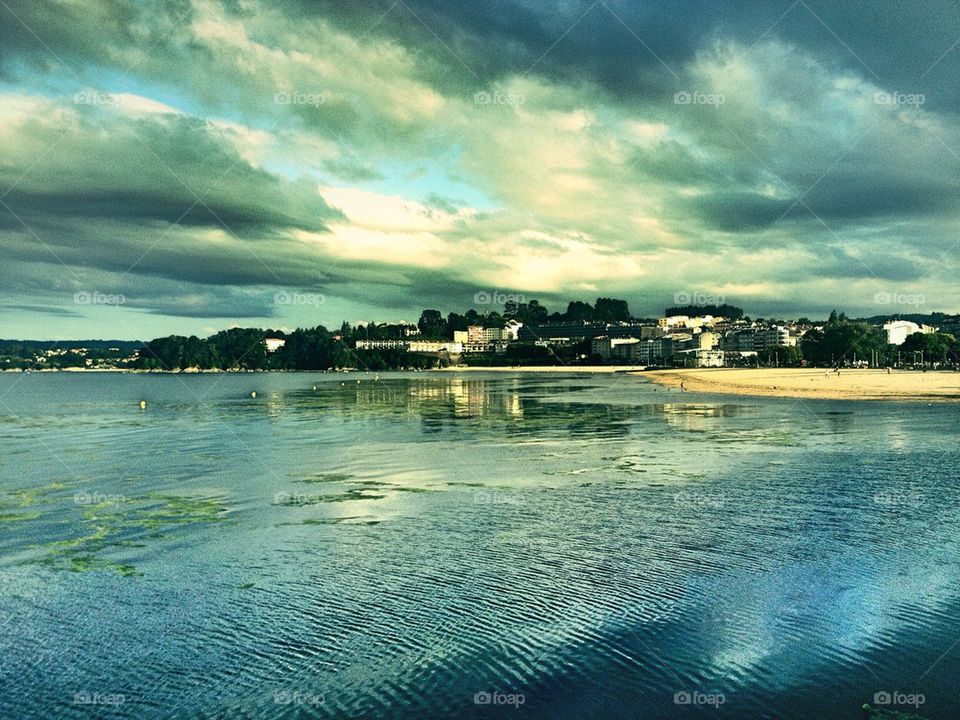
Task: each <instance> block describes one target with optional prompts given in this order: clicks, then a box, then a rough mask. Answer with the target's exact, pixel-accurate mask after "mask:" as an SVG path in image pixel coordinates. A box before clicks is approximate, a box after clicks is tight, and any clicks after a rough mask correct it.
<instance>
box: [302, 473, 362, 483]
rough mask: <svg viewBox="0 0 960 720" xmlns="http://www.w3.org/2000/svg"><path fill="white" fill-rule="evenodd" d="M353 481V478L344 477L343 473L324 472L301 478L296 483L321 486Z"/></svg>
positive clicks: (349, 476)
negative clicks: (322, 484) (321, 484)
mask: <svg viewBox="0 0 960 720" xmlns="http://www.w3.org/2000/svg"><path fill="white" fill-rule="evenodd" d="M352 479H353V476H351V475H344V474H343V473H332V472H322V473H315V474H313V475H307V476H304V477H301V478H300V479H299V480H295V481H294V482H298V483H306V484H308V485H313V484H320V483H337V482H347V481H348V480H352Z"/></svg>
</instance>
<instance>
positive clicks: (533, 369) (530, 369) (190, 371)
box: [0, 365, 640, 375]
mask: <svg viewBox="0 0 960 720" xmlns="http://www.w3.org/2000/svg"><path fill="white" fill-rule="evenodd" d="M639 369H640V368H638V367H637V366H636V365H529V366H518V367H514V366H503V365H498V366H494V367H479V366H464V365H460V366H456V367H447V368H431V369H423V370H402V369H397V370H364V369H363V368H351V369H349V370H276V369H273V370H241V369H233V370H211V369H205V370H199V369H195V368H187V369H186V370H139V369H133V368H79V367H76V368H31V369H30V370H15V369H3V370H0V373H16V374H19V373H24V372H30V373H63V372H65V373H125V374H130V375H219V374H224V373H325V374H347V373H375V374H376V373H388V372H389V373H434V372H438V373H448V372H511V373H585V374H596V373H606V374H610V373H631V374H632V373H635V372H637V371H638V370H639Z"/></svg>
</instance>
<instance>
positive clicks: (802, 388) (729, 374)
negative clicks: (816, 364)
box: [642, 368, 960, 401]
mask: <svg viewBox="0 0 960 720" xmlns="http://www.w3.org/2000/svg"><path fill="white" fill-rule="evenodd" d="M642 375H643V376H644V377H647V378H649V379H650V380H652V381H653V382H656V383H659V384H661V385H666V386H669V387H672V388H679V387H680V383H681V382H682V383H683V384H684V387H685V388H686V389H687V390H692V391H701V392H715V393H728V394H734V395H763V396H772V397H800V398H825V399H837V400H901V401H903V400H927V401H930V400H940V401H945V400H960V373H957V372H950V371H937V372H926V373H924V372H916V371H908V370H894V371H892V372H890V373H889V374H888V373H887V371H886V370H883V369H878V370H841V371H840V374H839V375H838V374H836V373H835V372H833V371H827V372H825V371H824V370H823V369H822V368H819V369H817V368H758V369H753V368H702V369H695V370H687V369H684V370H656V371H652V372H645V373H642Z"/></svg>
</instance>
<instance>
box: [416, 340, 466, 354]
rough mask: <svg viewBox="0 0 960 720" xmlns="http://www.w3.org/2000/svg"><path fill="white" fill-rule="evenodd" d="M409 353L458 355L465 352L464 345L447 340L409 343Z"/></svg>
mask: <svg viewBox="0 0 960 720" xmlns="http://www.w3.org/2000/svg"><path fill="white" fill-rule="evenodd" d="M407 352H418V353H439V352H445V353H456V354H458V355H459V354H460V353H462V352H463V343H458V342H449V341H446V340H410V341H409V342H407Z"/></svg>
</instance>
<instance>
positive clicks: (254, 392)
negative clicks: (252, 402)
mask: <svg viewBox="0 0 960 720" xmlns="http://www.w3.org/2000/svg"><path fill="white" fill-rule="evenodd" d="M256 396H257V391H256V390H254V391H253V392H252V393H250V397H252V398H255V397H256Z"/></svg>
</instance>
